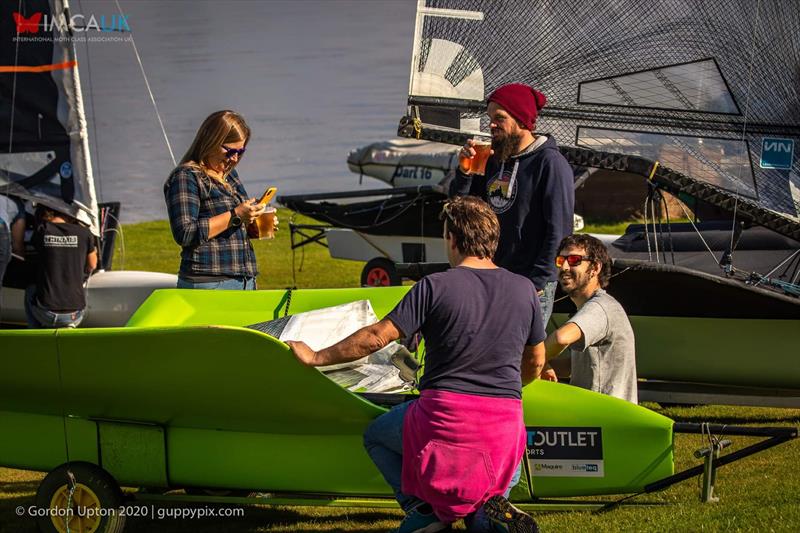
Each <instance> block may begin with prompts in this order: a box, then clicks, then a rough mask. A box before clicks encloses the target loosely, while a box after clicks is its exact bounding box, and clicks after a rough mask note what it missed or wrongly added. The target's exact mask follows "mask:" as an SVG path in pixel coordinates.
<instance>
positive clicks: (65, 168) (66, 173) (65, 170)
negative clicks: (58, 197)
mask: <svg viewBox="0 0 800 533" xmlns="http://www.w3.org/2000/svg"><path fill="white" fill-rule="evenodd" d="M58 173H59V174H60V175H61V177H62V178H71V177H72V163H70V162H69V161H64V162H63V163H61V168H60V169H58Z"/></svg>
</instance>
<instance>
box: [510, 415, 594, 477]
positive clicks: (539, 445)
mask: <svg viewBox="0 0 800 533" xmlns="http://www.w3.org/2000/svg"><path fill="white" fill-rule="evenodd" d="M526 449H527V452H526V455H527V458H528V466H529V467H530V470H531V472H532V473H533V476H534V477H536V476H539V477H603V476H604V475H605V474H604V470H603V432H602V429H601V428H599V427H529V428H527V444H526Z"/></svg>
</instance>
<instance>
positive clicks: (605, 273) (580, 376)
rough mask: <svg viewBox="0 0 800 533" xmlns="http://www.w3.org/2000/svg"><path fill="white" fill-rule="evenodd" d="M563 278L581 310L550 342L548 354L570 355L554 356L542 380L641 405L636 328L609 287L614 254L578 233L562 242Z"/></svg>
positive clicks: (558, 260)
mask: <svg viewBox="0 0 800 533" xmlns="http://www.w3.org/2000/svg"><path fill="white" fill-rule="evenodd" d="M555 265H556V267H557V268H558V280H559V282H560V284H561V288H562V289H564V292H566V293H567V294H568V295H569V297H570V299H571V300H572V301H573V303H575V306H576V307H577V308H578V312H577V313H575V315H573V316H572V317H571V318H570V319H569V320H568V321H567V322H566V323H565V324H564V325H563V326H561V327H560V328H558V329H557V330H556V331H554V332H553V333H551V334H550V335H548V337H547V339H546V340H545V349H546V357H547V359H548V360H550V359H552V358H554V357H556V356H557V355H559V354H560V353H561V352H563V351H564V350H565V349H566V348H567V347H569V348H570V357H569V358H568V359H562V358H558V359H553V360H552V361H550V363H549V365H548V367H546V369H545V371H544V372H543V373H542V379H546V380H550V381H558V378H557V377H556V375H557V374H560V375H569V376H570V385H575V386H578V387H582V388H584V389H589V390H593V391H595V392H601V393H603V394H608V395H609V396H615V397H617V398H622V399H623V400H628V401H629V402H632V403H638V394H637V386H636V354H635V349H634V338H633V329H632V328H631V323H630V322H629V321H628V316H627V315H626V314H625V310H624V309H623V308H622V306H621V305H620V304H619V302H617V300H615V299H614V298H613V297H612V296H611V295H610V294H608V293H607V292H606V291H605V290H604V288H605V287H607V286H608V282H609V280H610V279H611V257H610V256H609V255H608V250H607V249H606V247H605V245H604V244H603V243H602V242H600V240H598V239H596V238H594V237H592V236H591V235H585V234H576V235H571V236H569V237H566V238H565V239H564V240H563V241H561V245H560V246H559V252H558V255H557V256H556V259H555Z"/></svg>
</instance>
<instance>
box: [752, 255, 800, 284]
mask: <svg viewBox="0 0 800 533" xmlns="http://www.w3.org/2000/svg"><path fill="white" fill-rule="evenodd" d="M798 254H800V249H797V250H795V251H794V253H792V254H791V255H790V256H789V257H787V258H786V259H784V260H783V261H781V262H780V263H779V264H778V266H776V267H775V268H773V269H772V270H770V271H769V272H767V273H766V274H765V275H763V276H761V279H760V280H759V281H758V283H756V284H755V285H753V286H754V287H755V286H757V285H758V284H759V283H761V282H762V281H764V280H765V279H769V277H770V276H771V275H772V274H774V273H775V271H776V270H778V269H779V268H780V267H782V266H783V265H784V264H786V262H787V261H789V260H791V259H792V258H793V257H794V256H796V255H798Z"/></svg>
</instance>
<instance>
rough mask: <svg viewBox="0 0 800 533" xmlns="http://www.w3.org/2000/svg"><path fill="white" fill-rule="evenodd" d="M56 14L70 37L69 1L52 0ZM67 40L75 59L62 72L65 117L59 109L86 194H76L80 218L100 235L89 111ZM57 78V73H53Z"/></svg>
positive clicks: (71, 43) (79, 182) (78, 185)
mask: <svg viewBox="0 0 800 533" xmlns="http://www.w3.org/2000/svg"><path fill="white" fill-rule="evenodd" d="M53 13H54V14H55V13H58V14H59V15H60V16H63V17H64V18H65V22H66V24H67V28H68V31H69V35H70V37H72V36H73V29H72V26H71V22H70V10H69V0H53ZM63 42H64V45H63V46H64V53H65V55H66V56H67V61H74V62H75V66H74V67H73V68H72V69H68V70H64V71H61V73H62V76H63V86H64V92H65V94H66V96H67V103H68V105H67V109H66V117H63V118H62V117H61V114H62V109H61V108H59V118H62V122H64V124H66V126H67V133H68V135H69V138H70V141H71V147H70V156H71V160H72V165H73V175H74V176H77V178H78V179H77V180H76V181H75V186H76V188H79V189H81V190H82V192H83V194H80V195H78V194H76V197H82V198H84V199H85V200H84V202H82V204H83V205H82V206H81V207H82V209H81V212H80V215H79V216H78V218H79V219H80V220H82V221H83V222H86V223H88V224H89V225H90V227H91V230H92V233H94V234H95V235H97V236H99V233H100V226H99V221H98V219H97V196H96V193H95V188H94V173H93V171H92V160H91V157H90V152H89V130H88V128H87V123H86V114H85V111H84V107H83V93H82V91H81V79H80V73H79V72H78V62H77V50H76V48H75V43H74V41H73V40H72V39H69V40H67V41H63ZM54 77H56V74H54Z"/></svg>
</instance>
